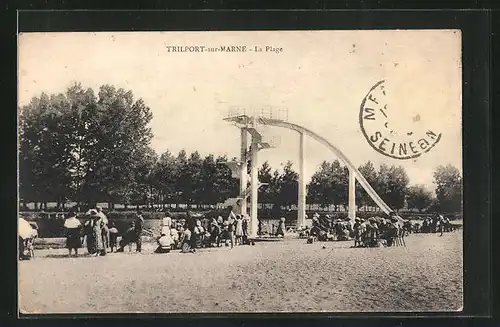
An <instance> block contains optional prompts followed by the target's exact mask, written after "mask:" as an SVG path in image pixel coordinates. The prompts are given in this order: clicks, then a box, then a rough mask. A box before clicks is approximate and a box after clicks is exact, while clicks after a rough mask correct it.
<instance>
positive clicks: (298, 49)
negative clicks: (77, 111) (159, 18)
mask: <svg viewBox="0 0 500 327" xmlns="http://www.w3.org/2000/svg"><path fill="white" fill-rule="evenodd" d="M232 45H234V46H243V45H244V46H246V47H247V51H246V52H220V51H219V52H208V51H206V50H205V51H204V52H172V50H171V49H172V48H171V46H181V47H184V46H205V49H208V48H209V47H213V48H220V47H221V46H232ZM18 46H19V58H18V71H19V74H18V76H19V80H18V82H19V85H18V98H19V106H20V107H22V106H23V105H25V104H27V103H29V101H30V100H31V98H32V97H35V96H40V94H41V93H42V92H46V93H49V94H50V93H60V92H64V91H65V90H66V88H67V87H68V86H69V85H70V84H71V83H73V82H80V83H82V86H83V87H84V88H87V87H90V88H93V89H94V90H96V91H97V90H98V88H99V86H101V85H103V84H112V85H114V86H116V87H117V88H124V89H127V90H132V91H133V93H134V95H135V97H136V98H142V99H144V101H145V102H146V104H147V105H148V106H149V107H150V109H151V111H152V113H153V120H152V122H151V125H150V126H151V128H152V132H153V134H154V138H153V140H152V144H151V145H152V147H153V148H154V149H155V150H156V151H157V152H158V153H162V152H164V151H166V150H170V151H171V152H173V153H178V152H179V151H180V150H181V149H185V150H186V151H187V152H188V153H189V152H192V151H194V150H198V151H199V152H200V154H201V155H206V154H209V153H213V154H216V155H227V156H228V157H233V156H239V153H240V152H239V151H240V150H239V147H240V140H239V137H240V133H239V131H238V129H237V128H236V127H235V126H232V125H231V124H229V123H227V122H225V121H223V118H224V117H226V116H227V115H228V113H229V111H230V110H232V109H234V108H235V107H240V108H247V109H248V110H252V109H257V110H258V109H261V108H286V109H287V111H288V121H290V122H292V123H296V124H299V125H303V126H305V127H307V128H308V129H310V130H312V131H314V132H316V133H317V134H319V135H321V136H322V137H324V138H326V139H327V140H329V141H330V142H331V143H333V144H334V145H335V146H337V147H338V148H339V149H340V150H341V151H342V152H343V153H344V154H345V155H346V156H347V157H348V158H349V159H350V160H351V161H352V162H353V163H354V164H356V165H357V166H359V165H362V164H364V163H365V162H366V161H368V160H370V161H372V162H373V163H374V164H375V166H377V167H378V166H379V165H380V164H382V163H384V164H388V165H400V166H403V167H404V168H405V169H406V171H407V173H408V176H409V178H410V184H412V185H413V184H423V185H425V186H426V187H427V188H429V189H430V190H432V189H433V188H434V186H433V184H432V181H433V178H432V173H433V171H434V170H435V168H436V167H437V166H438V165H446V164H451V165H453V166H455V167H457V168H459V169H460V170H462V131H461V126H462V117H461V112H462V90H461V85H462V76H461V34H460V31H458V30H439V31H438V30H412V31H403V30H388V31H368V30H367V31H245V32H229V31H225V32H116V33H112V32H106V33H104V32H102V33H101V32H99V33H22V34H20V35H19V38H18ZM255 47H257V48H258V49H259V48H261V49H262V51H261V52H259V51H256V50H255ZM266 47H270V48H268V49H270V50H273V49H281V50H280V51H266ZM249 49H252V50H253V51H249ZM169 50H170V51H169ZM381 80H385V81H386V83H385V85H386V88H387V92H388V94H389V97H388V100H387V101H389V102H390V108H391V109H392V110H391V111H390V126H391V128H394V129H395V130H396V131H397V132H398V131H399V132H400V134H403V132H404V131H406V130H408V128H414V129H416V130H417V131H418V130H420V131H425V130H428V129H431V130H432V131H434V132H438V133H441V134H442V137H441V140H440V141H439V143H438V144H436V145H435V146H434V147H433V148H432V150H430V151H429V152H427V153H424V154H422V155H421V156H420V157H418V158H416V159H410V160H400V159H394V158H390V157H387V156H385V155H383V154H381V153H379V152H377V151H375V150H374V149H373V148H372V147H371V146H370V144H369V143H368V141H367V139H366V138H365V136H364V135H363V133H362V132H361V127H360V124H359V114H360V108H361V102H362V101H363V99H364V98H365V96H366V95H367V94H368V92H369V90H370V89H371V88H372V87H373V86H374V85H375V84H376V83H377V82H379V81H381ZM417 116H418V118H419V119H418V121H417V120H416V119H415V117H417ZM388 119H389V118H388ZM264 136H265V137H274V138H278V139H279V140H280V141H279V146H278V147H276V148H273V149H266V150H262V151H261V152H259V165H260V164H262V163H263V162H264V161H266V160H267V161H268V162H269V163H270V165H271V166H272V167H273V168H279V167H280V166H281V165H282V164H284V163H285V162H286V161H288V160H291V161H292V162H293V163H294V167H295V168H296V169H298V167H297V164H298V156H299V152H298V149H299V146H298V141H299V136H298V134H297V133H296V132H293V131H288V130H285V129H281V128H267V129H266V131H265V132H264ZM305 155H306V166H305V167H306V180H307V181H309V180H310V177H311V176H312V174H313V173H314V172H315V171H316V170H317V168H318V167H319V164H320V163H321V162H322V161H324V160H327V161H333V160H335V159H337V158H336V157H335V155H334V154H333V153H331V152H330V151H329V150H328V149H327V148H325V147H324V146H323V145H321V144H319V143H317V142H316V141H314V140H312V139H306V142H305Z"/></svg>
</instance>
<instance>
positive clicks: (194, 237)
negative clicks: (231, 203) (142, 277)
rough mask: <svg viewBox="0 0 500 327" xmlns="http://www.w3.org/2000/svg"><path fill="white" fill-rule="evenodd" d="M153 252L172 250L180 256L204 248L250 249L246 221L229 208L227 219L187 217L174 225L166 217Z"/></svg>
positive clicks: (172, 221)
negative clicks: (248, 247) (245, 247)
mask: <svg viewBox="0 0 500 327" xmlns="http://www.w3.org/2000/svg"><path fill="white" fill-rule="evenodd" d="M157 242H158V248H157V249H156V251H155V252H157V253H164V252H170V250H173V249H179V250H181V253H194V252H196V249H199V248H204V247H220V246H222V244H225V245H226V246H231V248H233V247H235V246H238V245H245V244H247V245H249V244H251V242H250V241H249V239H248V218H247V217H246V216H244V215H237V214H235V213H234V212H233V210H232V207H229V209H228V213H227V215H224V217H223V216H218V217H217V218H216V217H211V218H210V217H203V218H201V219H196V218H194V217H192V216H191V215H189V214H188V215H187V217H186V219H185V220H184V222H179V221H177V222H174V220H173V219H171V218H170V217H169V215H168V213H167V217H166V218H163V222H162V229H161V235H160V237H159V238H158V240H157Z"/></svg>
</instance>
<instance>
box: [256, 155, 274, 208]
mask: <svg viewBox="0 0 500 327" xmlns="http://www.w3.org/2000/svg"><path fill="white" fill-rule="evenodd" d="M272 179H273V175H272V173H271V166H270V165H269V163H268V162H267V161H266V162H264V163H263V164H262V167H261V168H260V169H259V182H260V183H267V185H263V186H261V187H260V188H259V202H262V203H273V202H274V194H273V189H272Z"/></svg>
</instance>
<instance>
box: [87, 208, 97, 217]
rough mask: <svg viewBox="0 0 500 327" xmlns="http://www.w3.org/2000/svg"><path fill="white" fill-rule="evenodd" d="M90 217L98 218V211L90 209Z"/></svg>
mask: <svg viewBox="0 0 500 327" xmlns="http://www.w3.org/2000/svg"><path fill="white" fill-rule="evenodd" d="M89 215H91V216H97V210H95V209H90V211H89Z"/></svg>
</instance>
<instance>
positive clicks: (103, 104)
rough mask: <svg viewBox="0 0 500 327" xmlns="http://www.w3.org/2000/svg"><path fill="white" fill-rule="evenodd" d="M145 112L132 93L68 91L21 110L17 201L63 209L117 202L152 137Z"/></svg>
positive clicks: (147, 111)
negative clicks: (73, 202) (55, 204)
mask: <svg viewBox="0 0 500 327" xmlns="http://www.w3.org/2000/svg"><path fill="white" fill-rule="evenodd" d="M151 118H152V115H151V112H150V109H149V108H148V107H147V106H146V105H145V103H144V102H143V101H142V100H141V99H139V100H137V101H134V99H133V95H132V92H131V91H125V90H123V89H118V90H116V89H115V88H114V87H113V86H110V85H104V86H102V87H101V88H100V90H99V93H98V96H97V97H96V96H95V94H94V92H93V91H92V90H91V89H87V90H84V89H83V88H82V87H81V85H80V84H74V85H71V86H70V87H69V88H68V90H67V91H66V93H65V94H58V95H52V96H50V97H49V96H48V95H46V94H42V95H41V96H40V98H34V99H33V100H32V101H31V103H30V104H28V105H27V106H24V107H23V108H21V114H20V154H19V157H20V174H21V185H22V188H21V192H22V194H21V197H24V196H25V194H26V195H27V196H28V198H30V197H31V198H33V196H35V197H36V199H33V200H35V201H36V200H39V201H43V202H46V201H57V202H59V203H64V202H65V201H66V200H67V199H68V197H73V199H75V200H77V201H78V202H86V203H87V204H89V203H95V202H97V201H108V202H113V201H118V200H120V197H121V196H122V195H123V194H126V193H130V192H128V191H127V190H126V189H127V185H128V184H130V182H131V179H133V178H134V162H135V161H137V155H138V154H139V155H140V154H143V153H145V152H146V151H148V150H147V148H148V146H149V142H150V140H151V137H152V134H151V130H150V128H149V127H148V124H149V122H150V120H151Z"/></svg>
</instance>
